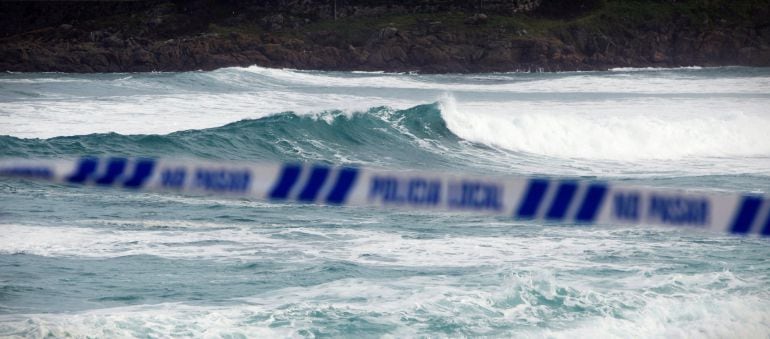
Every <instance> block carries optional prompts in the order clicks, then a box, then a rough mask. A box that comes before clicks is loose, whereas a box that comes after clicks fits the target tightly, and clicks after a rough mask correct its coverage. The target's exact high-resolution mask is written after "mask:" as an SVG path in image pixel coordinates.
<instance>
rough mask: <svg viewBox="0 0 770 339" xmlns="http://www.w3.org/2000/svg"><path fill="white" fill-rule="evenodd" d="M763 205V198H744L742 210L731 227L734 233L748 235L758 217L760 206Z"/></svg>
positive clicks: (736, 215)
mask: <svg viewBox="0 0 770 339" xmlns="http://www.w3.org/2000/svg"><path fill="white" fill-rule="evenodd" d="M761 204H762V198H759V197H754V196H744V197H743V201H742V202H741V208H740V209H739V210H738V213H736V214H735V219H733V224H732V226H731V227H730V232H732V233H748V232H749V231H750V230H751V225H752V224H754V219H755V218H756V217H757V212H758V211H759V205H761Z"/></svg>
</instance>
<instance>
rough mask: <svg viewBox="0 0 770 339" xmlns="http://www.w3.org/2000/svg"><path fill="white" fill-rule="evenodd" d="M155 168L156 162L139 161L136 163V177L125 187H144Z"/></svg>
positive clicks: (124, 184)
mask: <svg viewBox="0 0 770 339" xmlns="http://www.w3.org/2000/svg"><path fill="white" fill-rule="evenodd" d="M154 168H155V160H152V159H139V160H137V162H136V168H135V170H134V175H133V176H132V177H131V178H129V179H128V180H126V181H125V182H124V183H123V186H124V187H128V188H139V187H141V186H142V185H144V182H145V181H146V180H147V178H149V177H150V176H151V175H152V170H153V169H154Z"/></svg>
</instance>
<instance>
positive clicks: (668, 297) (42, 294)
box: [0, 67, 770, 338]
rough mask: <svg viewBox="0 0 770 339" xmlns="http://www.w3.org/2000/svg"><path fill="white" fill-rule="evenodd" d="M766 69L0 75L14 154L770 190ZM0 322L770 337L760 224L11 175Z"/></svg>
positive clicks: (246, 330) (274, 331)
mask: <svg viewBox="0 0 770 339" xmlns="http://www.w3.org/2000/svg"><path fill="white" fill-rule="evenodd" d="M767 107H770V70H768V69H756V68H716V69H699V68H686V69H647V70H637V69H620V70H614V71H611V72H584V73H548V74H542V73H513V74H485V75H416V74H378V73H335V72H331V73H330V72H306V71H293V70H274V69H265V68H259V67H249V68H228V69H221V70H217V71H212V72H187V73H148V74H94V75H71V74H16V73H8V74H2V75H0V120H1V121H2V124H0V156H2V157H24V158H41V157H42V158H71V157H77V156H81V155H94V154H117V155H129V156H163V157H179V158H191V159H207V160H223V161H226V160H238V161H244V160H245V161H255V162H264V161H314V162H325V163H330V164H355V165H361V166H373V167H380V168H390V169H421V170H434V169H435V170H442V171H457V172H470V173H474V174H480V175H483V174H487V173H489V174H507V175H532V174H545V175H554V176H560V177H577V178H592V179H606V180H615V181H623V182H629V183H635V184H642V185H652V186H656V187H682V188H692V189H704V190H723V191H741V192H756V193H764V194H768V193H769V192H770V138H767V131H768V130H770V113H769V112H768V110H767ZM0 229H2V232H0V336H19V337H46V336H51V337H66V336H71V337H167V336H194V337H203V336H213V337H266V336H270V337H274V336H282V337H283V336H293V337H327V336H334V337H337V336H346V337H381V336H393V337H405V336H406V337H414V336H425V337H462V336H505V337H508V336H517V337H557V338H559V337H565V338H566V337H575V336H579V337H597V336H600V337H619V338H627V337H630V336H633V337H753V338H767V337H770V288H768V286H770V285H769V284H768V283H770V260H768V257H769V256H768V254H770V243H768V240H766V239H756V238H744V237H733V236H728V235H723V234H714V233H707V232H699V231H693V230H688V229H669V228H658V227H626V226H617V225H604V226H595V227H586V226H577V225H543V224H538V223H531V222H519V221H514V220H510V219H507V218H500V217H489V216H475V215H468V214H453V213H433V212H408V211H392V210H370V209H357V208H343V207H329V206H312V205H294V204H274V203H265V202H258V201H250V200H238V199H224V198H219V197H191V196H179V195H170V194H150V193H140V192H127V191H120V190H104V189H97V188H87V187H69V186H59V185H51V184H46V183H40V182H31V181H25V180H16V179H13V180H11V179H0Z"/></svg>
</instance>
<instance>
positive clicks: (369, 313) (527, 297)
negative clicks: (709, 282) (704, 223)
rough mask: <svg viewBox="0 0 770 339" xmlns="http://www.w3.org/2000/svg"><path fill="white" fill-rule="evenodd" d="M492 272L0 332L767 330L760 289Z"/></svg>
mask: <svg viewBox="0 0 770 339" xmlns="http://www.w3.org/2000/svg"><path fill="white" fill-rule="evenodd" d="M487 278H490V277H487ZM492 280H494V281H490V282H487V283H486V284H479V283H478V282H476V281H468V280H466V278H459V277H448V276H434V277H405V278H399V279H387V280H385V279H382V280H378V279H358V278H353V279H341V280H337V281H334V282H330V283H325V284H320V285H315V286H310V287H291V288H284V289H279V290H274V291H269V292H266V293H261V294H258V295H254V296H252V297H249V298H244V299H239V300H233V302H232V305H226V306H194V305H187V304H183V303H166V304H158V305H141V306H131V307H119V308H109V309H103V310H92V311H86V312H80V313H74V314H71V313H62V314H22V315H3V316H0V335H19V336H54V337H59V336H74V337H101V336H118V337H125V336H132V337H134V336H161V337H166V336H194V337H209V336H247V337H249V336H284V337H285V336H307V335H308V334H315V335H319V334H325V335H332V336H335V335H337V336H338V335H343V336H345V335H351V334H353V333H358V334H360V335H364V336H369V335H372V336H381V335H390V336H395V337H403V336H419V335H437V334H443V335H450V336H456V335H472V336H477V335H493V336H499V335H513V334H515V335H516V336H519V337H544V336H546V337H555V338H572V337H575V336H579V337H615V338H623V337H627V336H628V335H629V334H632V333H633V335H634V336H640V337H692V336H696V337H706V338H723V337H733V336H737V337H741V338H764V337H766V336H767V335H768V334H769V333H770V326H769V325H768V324H770V316H769V314H770V312H769V311H770V307H768V306H767V304H766V303H765V302H764V300H766V299H763V297H760V296H758V295H744V296H730V295H723V294H722V293H720V292H719V291H701V292H698V293H687V292H685V293H677V294H672V295H661V294H656V293H651V292H650V291H645V290H627V291H606V290H604V289H597V288H591V287H584V286H580V285H572V284H571V283H570V282H566V281H564V280H560V279H557V278H555V276H554V275H553V274H549V273H547V272H540V273H538V272H526V271H524V272H521V273H517V274H514V275H509V276H505V277H504V278H503V281H498V280H497V279H492ZM500 283H502V286H500V285H498V284H500ZM575 309H580V310H583V312H574V310H575ZM565 327H566V328H565ZM367 333H368V334H367Z"/></svg>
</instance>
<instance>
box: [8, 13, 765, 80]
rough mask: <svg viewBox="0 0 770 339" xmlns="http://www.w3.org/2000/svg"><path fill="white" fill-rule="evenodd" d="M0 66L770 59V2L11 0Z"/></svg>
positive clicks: (597, 65) (599, 64)
mask: <svg viewBox="0 0 770 339" xmlns="http://www.w3.org/2000/svg"><path fill="white" fill-rule="evenodd" d="M0 12H2V13H3V14H2V18H1V19H2V20H0V28H2V32H3V34H2V36H3V37H2V38H0V43H1V46H2V48H0V67H2V68H4V69H5V70H16V71H24V70H37V71H85V72H89V71H147V70H185V69H201V68H203V69H208V68H216V67H223V66H232V65H249V64H260V65H264V66H273V67H293V68H317V69H337V70H354V69H360V70H388V71H415V70H416V71H423V72H484V71H510V70H531V69H543V70H574V69H604V68H608V67H617V66H633V67H643V66H661V67H670V66H681V65H707V66H714V65H731V64H736V65H754V66H767V65H770V0H744V1H724V0H720V1H717V0H685V1H681V0H679V1H677V0H657V1H641V0H638V1H630V0H572V1H570V0H485V1H481V0H478V1H470V2H469V1H455V0H419V1H414V2H409V3H403V2H398V1H389V0H336V1H335V0H324V1H316V0H304V1H300V0H267V1H256V0H254V1H214V0H193V1H161V0H158V1H142V2H117V3H104V2H63V3H60V2H2V3H0Z"/></svg>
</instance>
